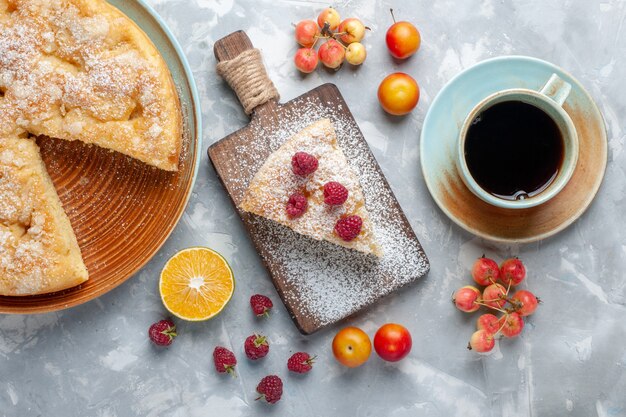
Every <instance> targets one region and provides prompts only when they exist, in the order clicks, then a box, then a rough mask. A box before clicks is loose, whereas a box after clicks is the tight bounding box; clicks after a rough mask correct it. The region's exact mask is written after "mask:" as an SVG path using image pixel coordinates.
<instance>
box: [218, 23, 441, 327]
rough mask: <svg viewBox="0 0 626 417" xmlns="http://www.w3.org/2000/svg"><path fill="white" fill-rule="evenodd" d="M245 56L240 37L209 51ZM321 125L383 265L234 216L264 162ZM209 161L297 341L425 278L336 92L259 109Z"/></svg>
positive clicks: (323, 90)
mask: <svg viewBox="0 0 626 417" xmlns="http://www.w3.org/2000/svg"><path fill="white" fill-rule="evenodd" d="M249 48H252V44H251V42H250V40H249V39H248V37H247V36H246V35H245V33H243V32H241V31H239V32H235V33H233V34H230V35H228V36H227V37H225V38H223V39H221V40H219V41H217V43H216V44H215V48H214V50H215V55H216V57H217V58H218V60H224V59H232V58H234V57H236V56H237V55H238V54H239V53H241V52H242V51H244V50H246V49H249ZM322 119H328V120H330V122H331V123H332V125H333V126H334V129H335V132H336V136H337V143H338V145H339V147H340V148H341V150H342V151H343V153H344V154H345V156H346V159H347V161H348V163H349V165H350V168H351V169H352V171H353V172H355V173H356V174H357V175H358V177H359V182H360V184H361V187H362V191H363V195H364V198H365V202H366V207H367V210H368V212H369V214H370V220H371V223H372V227H373V230H374V234H375V235H376V238H377V240H378V241H379V242H380V245H381V247H382V252H383V256H382V257H381V258H377V257H375V256H371V255H367V254H365V253H361V252H357V251H354V250H349V249H346V248H343V247H341V246H337V245H335V244H334V243H331V242H328V241H324V240H314V239H310V238H308V237H305V236H302V235H301V234H299V233H296V232H295V231H293V230H292V229H290V228H288V227H284V226H283V225H280V224H278V223H276V222H274V221H272V220H269V219H266V218H264V217H260V216H255V215H252V214H250V213H247V212H245V211H243V210H241V209H240V208H239V207H240V205H241V202H242V200H243V198H244V194H245V191H246V189H247V188H248V186H249V184H250V182H251V180H252V178H253V177H254V175H255V174H256V172H257V171H258V170H259V169H260V168H261V166H262V165H263V164H264V163H265V161H266V159H267V158H268V157H269V155H270V154H271V153H272V152H273V151H275V150H277V149H278V148H279V147H280V146H281V145H282V144H283V143H285V142H286V141H287V140H288V139H289V138H291V137H292V136H294V135H295V134H297V133H298V132H300V131H302V130H303V129H305V128H306V127H307V126H309V125H311V124H313V123H315V122H317V121H319V120H322ZM209 157H210V159H211V162H212V163H213V166H214V167H215V169H216V171H217V174H218V176H219V178H220V180H221V181H222V184H223V185H224V187H225V188H226V191H227V192H228V194H229V195H230V197H231V199H232V201H233V203H234V205H235V207H237V210H238V213H239V216H240V217H241V219H242V220H243V222H244V225H245V227H246V229H247V230H248V233H249V234H250V237H251V239H252V242H253V243H254V245H255V247H256V249H257V251H258V252H259V254H260V255H261V259H262V260H263V262H264V264H265V266H266V268H267V270H268V271H269V273H270V276H271V278H272V281H273V283H274V285H275V287H276V289H277V291H278V293H279V295H280V297H281V298H282V300H283V302H284V303H285V306H286V307H287V309H288V310H289V313H290V314H291V316H292V318H293V320H294V322H295V324H296V326H297V327H298V329H299V330H300V331H301V332H302V333H304V334H310V333H313V332H315V331H317V330H319V329H320V328H322V327H324V326H327V325H330V324H332V323H336V322H337V321H339V320H341V319H343V318H345V317H347V316H349V315H351V314H354V313H356V312H357V311H359V310H361V309H362V308H364V307H366V306H368V305H370V304H372V303H373V302H375V301H376V300H378V299H380V298H381V297H384V296H386V295H388V294H390V293H391V292H393V291H395V290H397V289H398V288H400V287H402V286H404V285H407V284H409V283H411V282H413V281H415V280H416V279H418V278H420V277H423V276H424V275H425V274H426V273H427V272H428V270H429V268H430V266H429V263H428V259H427V258H426V255H425V254H424V251H423V250H422V247H421V246H420V244H419V242H418V240H417V238H416V236H415V233H414V232H413V229H412V228H411V225H410V224H409V222H408V221H407V219H406V217H405V216H404V214H403V212H402V209H401V208H400V205H399V204H398V201H397V200H396V199H395V197H394V195H393V192H392V191H391V188H390V187H389V184H388V183H387V181H386V180H385V177H384V175H383V173H382V171H381V170H380V167H379V166H378V164H377V163H376V160H375V159H374V156H373V155H372V153H371V151H370V149H369V147H368V145H367V142H366V141H365V138H364V137H363V134H362V133H361V131H360V130H359V127H358V126H357V124H356V122H355V121H354V118H353V117H352V114H351V113H350V110H349V109H348V107H347V105H346V103H345V101H344V100H343V98H342V97H341V94H340V93H339V90H338V89H337V87H335V86H334V85H332V84H324V85H322V86H320V87H318V88H315V89H314V90H311V91H309V92H308V93H305V94H304V95H302V96H300V97H298V98H296V99H294V100H291V101H289V102H287V103H285V104H278V103H277V102H276V101H269V102H266V103H265V104H262V105H260V106H258V107H257V108H256V109H255V110H254V112H253V113H252V115H251V121H250V123H249V124H248V126H246V127H244V128H242V129H240V130H238V131H237V132H235V133H232V134H230V135H229V136H227V137H225V138H224V139H222V140H221V141H218V142H216V143H215V144H213V145H212V146H211V147H210V148H209Z"/></svg>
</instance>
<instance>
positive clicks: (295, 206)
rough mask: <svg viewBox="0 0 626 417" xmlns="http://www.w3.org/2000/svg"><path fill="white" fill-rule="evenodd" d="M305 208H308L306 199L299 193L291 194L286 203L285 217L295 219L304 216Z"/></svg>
mask: <svg viewBox="0 0 626 417" xmlns="http://www.w3.org/2000/svg"><path fill="white" fill-rule="evenodd" d="M307 207H309V202H308V201H307V200H306V197H305V196H304V195H303V194H300V193H293V194H292V195H291V197H289V201H288V202H287V216H289V217H290V218H291V219H296V218H298V217H300V216H302V215H303V214H304V212H305V211H306V209H307Z"/></svg>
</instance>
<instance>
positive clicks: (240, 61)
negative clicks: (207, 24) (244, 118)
mask: <svg viewBox="0 0 626 417" xmlns="http://www.w3.org/2000/svg"><path fill="white" fill-rule="evenodd" d="M217 73H218V74H219V75H220V76H221V77H222V78H223V79H224V80H226V82H227V83H228V85H230V86H231V88H232V89H233V90H235V93H236V94H237V97H238V98H239V101H240V102H241V105H242V106H243V109H244V111H245V112H246V114H247V115H250V114H251V113H252V111H253V110H254V109H255V107H257V106H260V105H261V104H263V103H266V102H268V101H270V100H272V99H277V100H278V99H279V98H280V95H279V94H278V90H276V87H274V84H273V83H272V81H271V80H270V78H269V77H268V75H267V71H266V70H265V65H263V59H262V58H261V52H260V51H259V50H258V49H256V48H254V49H248V50H247V51H244V52H242V53H241V54H239V55H238V56H237V57H236V58H233V59H229V60H228V61H222V62H218V64H217Z"/></svg>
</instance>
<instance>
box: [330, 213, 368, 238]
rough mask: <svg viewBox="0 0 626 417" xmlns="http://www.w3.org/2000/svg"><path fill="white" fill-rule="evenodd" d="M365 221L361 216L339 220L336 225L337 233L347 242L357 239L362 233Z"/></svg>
mask: <svg viewBox="0 0 626 417" xmlns="http://www.w3.org/2000/svg"><path fill="white" fill-rule="evenodd" d="M362 226H363V220H362V219H361V218H360V217H359V216H356V215H355V216H348V217H343V218H341V219H339V220H337V224H335V233H337V235H339V237H340V238H341V239H343V240H345V241H346V242H349V241H351V240H353V239H354V238H356V237H357V236H358V235H359V233H361V227H362Z"/></svg>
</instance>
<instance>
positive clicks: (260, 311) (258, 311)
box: [250, 294, 274, 317]
mask: <svg viewBox="0 0 626 417" xmlns="http://www.w3.org/2000/svg"><path fill="white" fill-rule="evenodd" d="M250 306H251V307H252V311H253V312H254V314H255V315H256V316H257V317H261V316H265V317H267V316H269V311H270V310H271V308H272V307H274V304H273V303H272V300H270V299H269V298H268V297H266V296H264V295H261V294H254V295H253V296H252V297H250Z"/></svg>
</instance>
